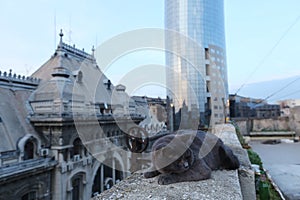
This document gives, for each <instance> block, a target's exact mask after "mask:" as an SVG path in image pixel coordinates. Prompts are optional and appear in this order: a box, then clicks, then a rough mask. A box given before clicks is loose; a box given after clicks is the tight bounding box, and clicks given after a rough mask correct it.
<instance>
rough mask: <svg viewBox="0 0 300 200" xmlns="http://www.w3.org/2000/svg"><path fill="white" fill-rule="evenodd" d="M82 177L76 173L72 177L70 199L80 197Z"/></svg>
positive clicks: (77, 199) (73, 199)
mask: <svg viewBox="0 0 300 200" xmlns="http://www.w3.org/2000/svg"><path fill="white" fill-rule="evenodd" d="M82 187H83V186H82V177H81V176H79V175H77V176H75V177H74V178H72V188H73V189H72V200H79V199H82V189H83V188H82Z"/></svg>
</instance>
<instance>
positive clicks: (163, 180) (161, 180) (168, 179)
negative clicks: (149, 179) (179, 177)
mask: <svg viewBox="0 0 300 200" xmlns="http://www.w3.org/2000/svg"><path fill="white" fill-rule="evenodd" d="M174 182H175V181H174V178H173V177H172V176H171V175H169V174H168V175H160V176H159V177H158V184H160V185H168V184H171V183H174Z"/></svg>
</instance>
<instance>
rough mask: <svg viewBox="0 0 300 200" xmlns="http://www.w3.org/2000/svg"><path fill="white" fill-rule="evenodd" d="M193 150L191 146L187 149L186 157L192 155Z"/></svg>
mask: <svg viewBox="0 0 300 200" xmlns="http://www.w3.org/2000/svg"><path fill="white" fill-rule="evenodd" d="M192 153H193V152H192V150H191V149H190V148H188V149H187V150H186V152H185V153H184V156H185V157H190V156H192Z"/></svg>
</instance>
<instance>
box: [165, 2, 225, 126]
mask: <svg viewBox="0 0 300 200" xmlns="http://www.w3.org/2000/svg"><path fill="white" fill-rule="evenodd" d="M165 28H166V48H167V49H168V51H167V52H166V64H167V67H168V68H167V69H168V71H167V87H168V90H167V95H168V97H170V98H171V99H172V101H173V103H174V106H175V111H176V112H179V111H180V109H181V108H182V105H183V104H184V103H185V105H186V106H187V107H188V109H189V110H191V109H195V108H196V109H198V113H199V122H200V126H202V127H203V126H209V125H213V124H216V123H222V122H224V119H225V117H226V115H227V113H228V112H227V109H228V108H227V100H228V80H227V65H226V49H225V33H224V8H223V0H187V1H180V0H165ZM177 33H180V34H181V35H183V36H178V34H177Z"/></svg>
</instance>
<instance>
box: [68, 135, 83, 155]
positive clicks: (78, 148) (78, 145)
mask: <svg viewBox="0 0 300 200" xmlns="http://www.w3.org/2000/svg"><path fill="white" fill-rule="evenodd" d="M82 150H83V146H82V142H81V140H80V139H79V138H76V139H75V140H74V142H73V148H71V149H70V157H71V158H73V157H74V156H75V155H79V156H80V157H82V156H83V155H82Z"/></svg>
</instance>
